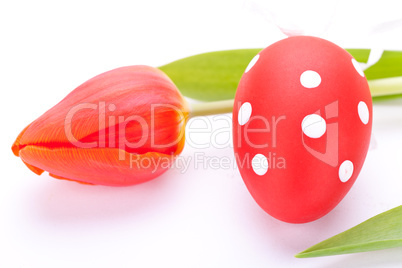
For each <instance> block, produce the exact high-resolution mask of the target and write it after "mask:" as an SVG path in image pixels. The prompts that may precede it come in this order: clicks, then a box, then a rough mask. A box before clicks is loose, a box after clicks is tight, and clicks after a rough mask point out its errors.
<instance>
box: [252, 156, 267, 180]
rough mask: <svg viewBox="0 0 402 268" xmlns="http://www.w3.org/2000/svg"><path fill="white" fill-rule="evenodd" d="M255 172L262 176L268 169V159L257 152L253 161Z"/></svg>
mask: <svg viewBox="0 0 402 268" xmlns="http://www.w3.org/2000/svg"><path fill="white" fill-rule="evenodd" d="M251 166H252V168H253V170H254V172H255V174H257V175H259V176H262V175H264V174H265V173H267V171H268V159H267V158H266V157H265V156H264V155H263V154H256V155H255V156H254V157H253V160H252V161H251Z"/></svg>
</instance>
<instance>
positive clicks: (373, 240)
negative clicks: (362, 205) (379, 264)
mask: <svg viewBox="0 0 402 268" xmlns="http://www.w3.org/2000/svg"><path fill="white" fill-rule="evenodd" d="M401 246H402V206H399V207H396V208H393V209H391V210H388V211H386V212H383V213H381V214H379V215H377V216H374V217H372V218H370V219H368V220H367V221H365V222H362V223H360V224H359V225H356V226H355V227H353V228H351V229H349V230H347V231H345V232H343V233H340V234H338V235H335V236H333V237H331V238H329V239H327V240H324V241H322V242H320V243H318V244H316V245H314V246H312V247H310V248H308V249H306V250H305V251H302V252H300V253H299V254H297V255H296V257H297V258H310V257H321V256H331V255H339V254H348V253H356V252H365V251H373V250H381V249H387V248H393V247H401Z"/></svg>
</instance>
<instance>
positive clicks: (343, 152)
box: [233, 36, 372, 223]
mask: <svg viewBox="0 0 402 268" xmlns="http://www.w3.org/2000/svg"><path fill="white" fill-rule="evenodd" d="M371 127H372V101H371V94H370V90H369V87H368V84H367V80H366V78H365V76H364V73H363V71H362V70H361V69H360V66H359V64H358V62H357V61H356V60H355V59H354V58H353V57H352V56H351V55H350V54H349V53H348V52H347V51H346V50H344V49H342V48H341V47H339V46H337V45H335V44H333V43H331V42H329V41H327V40H324V39H320V38H316V37H309V36H295V37H289V38H287V39H284V40H281V41H279V42H276V43H274V44H272V45H271V46H269V47H267V48H265V49H264V50H262V51H261V52H260V53H259V54H258V55H256V56H255V57H254V58H253V59H252V61H251V62H250V64H249V65H248V67H247V68H246V70H245V73H244V74H243V76H242V78H241V81H240V83H239V86H238V89H237V92H236V98H235V104H234V109H233V143H234V151H235V156H236V161H237V165H238V167H239V170H240V173H241V176H242V178H243V180H244V182H245V184H246V186H247V188H248V190H249V191H250V193H251V195H252V196H253V198H254V199H255V201H256V202H257V203H258V205H259V206H260V207H261V208H262V209H264V210H265V211H266V212H267V213H269V214H270V215H272V216H273V217H275V218H277V219H279V220H282V221H285V222H290V223H304V222H309V221H313V220H316V219H318V218H320V217H322V216H324V215H325V214H327V213H328V212H330V211H331V210H332V209H333V208H334V207H335V206H336V205H337V204H338V203H339V202H340V201H341V200H342V199H343V197H344V196H345V195H346V194H347V192H348V191H349V190H350V188H351V187H352V185H353V183H354V182H355V180H356V178H357V176H358V175H359V172H360V170H361V168H362V166H363V163H364V160H365V158H366V154H367V151H368V148H369V143H370V136H371Z"/></svg>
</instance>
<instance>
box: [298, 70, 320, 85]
mask: <svg viewBox="0 0 402 268" xmlns="http://www.w3.org/2000/svg"><path fill="white" fill-rule="evenodd" d="M300 83H301V84H302V86H303V87H305V88H315V87H318V86H319V85H320V84H321V76H320V75H319V74H318V73H317V72H315V71H311V70H307V71H304V72H303V73H302V74H301V75H300Z"/></svg>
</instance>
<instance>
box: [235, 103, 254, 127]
mask: <svg viewBox="0 0 402 268" xmlns="http://www.w3.org/2000/svg"><path fill="white" fill-rule="evenodd" d="M252 111H253V108H252V107H251V104H250V103H249V102H245V103H243V104H242V106H241V107H240V109H239V113H238V115H237V121H238V122H239V125H241V126H243V125H245V124H246V123H247V122H248V120H250V116H251V112H252Z"/></svg>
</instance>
